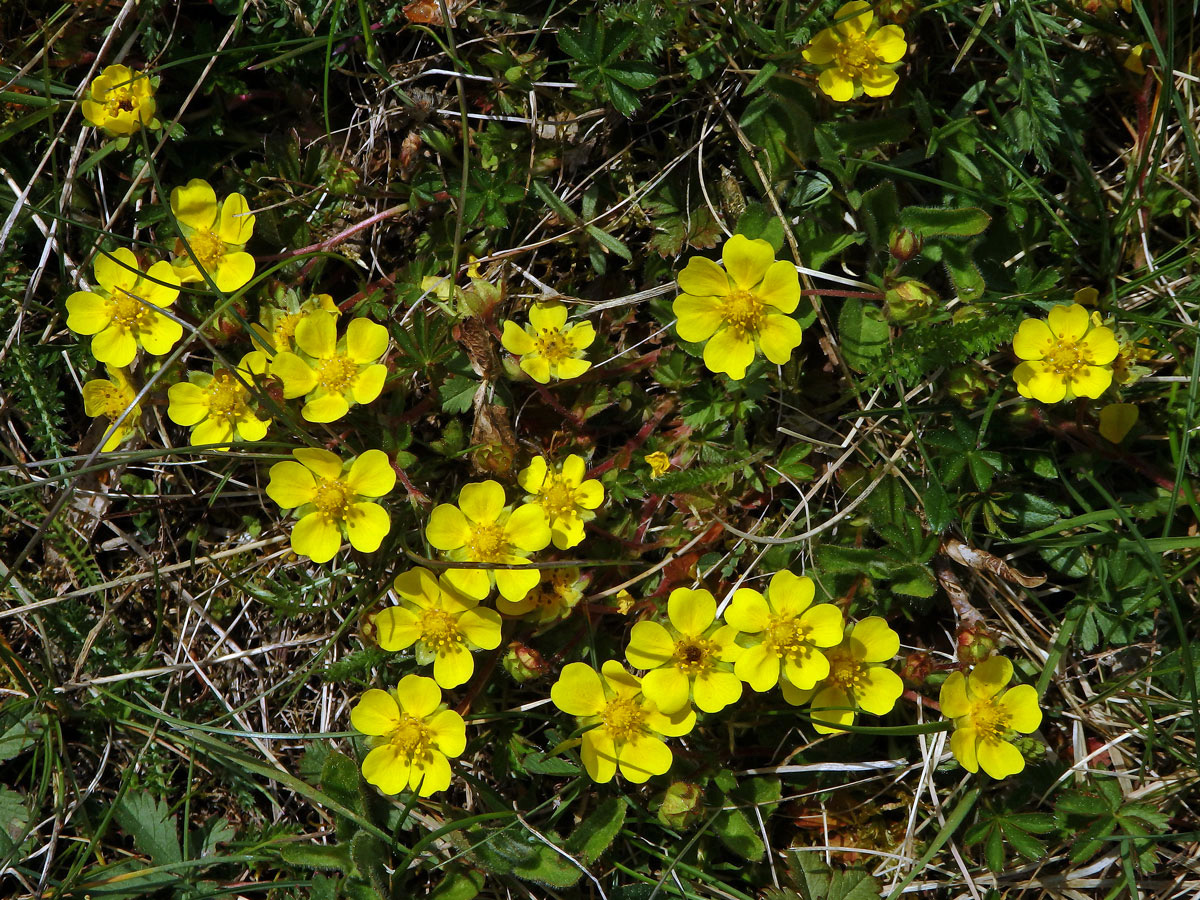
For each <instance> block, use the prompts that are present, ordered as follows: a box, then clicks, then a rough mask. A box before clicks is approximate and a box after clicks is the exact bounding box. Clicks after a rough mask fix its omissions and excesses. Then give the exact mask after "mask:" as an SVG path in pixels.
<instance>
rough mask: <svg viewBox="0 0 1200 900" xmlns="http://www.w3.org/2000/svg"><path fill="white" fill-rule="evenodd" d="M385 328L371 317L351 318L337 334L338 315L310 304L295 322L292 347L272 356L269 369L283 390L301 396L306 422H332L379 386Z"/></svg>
mask: <svg viewBox="0 0 1200 900" xmlns="http://www.w3.org/2000/svg"><path fill="white" fill-rule="evenodd" d="M388 340H389V338H388V330H387V329H386V328H384V327H383V326H382V325H379V324H378V323H376V322H372V321H371V320H370V319H354V320H353V321H352V322H351V323H350V325H349V327H348V328H347V329H346V334H345V336H344V337H342V339H341V340H338V336H337V317H336V316H335V315H334V314H333V313H331V312H327V311H325V310H323V309H318V310H315V311H313V312H311V313H309V314H308V315H306V316H305V317H304V318H302V319H301V320H300V322H299V323H298V324H297V325H296V333H295V341H296V347H297V348H298V349H299V350H300V351H301V353H303V354H304V355H303V356H301V355H300V353H294V352H292V351H291V350H284V351H283V352H281V353H277V354H276V355H275V358H274V359H273V360H272V361H271V374H272V375H274V376H276V377H277V378H279V379H280V380H281V381H282V382H283V396H284V397H286V398H287V399H289V400H291V399H292V398H294V397H304V398H305V402H304V407H303V408H302V409H301V410H300V415H302V416H303V417H304V418H305V419H307V420H308V421H309V422H336V421H337V420H338V419H340V418H341V417H342V416H344V415H345V414H346V413H348V412H349V411H350V407H351V406H352V405H354V404H356V403H370V402H371V401H372V400H374V399H375V398H376V397H378V396H379V393H380V391H382V390H383V380H384V378H386V377H387V366H385V365H383V364H382V363H381V362H379V360H380V359H381V358H382V357H383V354H385V353H386V352H387V348H388Z"/></svg>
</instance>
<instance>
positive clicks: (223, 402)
mask: <svg viewBox="0 0 1200 900" xmlns="http://www.w3.org/2000/svg"><path fill="white" fill-rule="evenodd" d="M261 365H262V359H261V357H260V355H257V354H255V353H247V354H246V355H245V356H243V357H242V361H241V362H240V363H239V364H238V366H237V371H236V372H231V371H229V370H228V369H226V368H224V367H223V366H214V367H213V373H212V374H211V375H209V374H208V373H207V372H189V373H188V376H187V377H188V380H187V381H181V382H179V383H178V384H173V385H171V387H170V388H169V389H168V390H167V397H168V399H169V401H170V403H169V405H168V406H167V415H168V416H169V417H170V419H171V421H172V422H174V423H175V424H176V425H184V426H186V427H190V428H191V429H192V434H191V442H192V443H193V444H228V443H229V442H230V441H261V440H262V439H263V438H264V437H266V436H267V425H269V424H270V421H271V420H270V418H269V417H268V418H266V419H260V418H259V417H258V416H257V415H255V413H254V407H253V404H252V402H251V397H250V391H249V389H248V388H247V385H248V384H252V383H253V382H254V377H255V376H256V375H262V374H263V370H262V368H261ZM216 449H218V450H225V449H228V448H226V447H217V448H216Z"/></svg>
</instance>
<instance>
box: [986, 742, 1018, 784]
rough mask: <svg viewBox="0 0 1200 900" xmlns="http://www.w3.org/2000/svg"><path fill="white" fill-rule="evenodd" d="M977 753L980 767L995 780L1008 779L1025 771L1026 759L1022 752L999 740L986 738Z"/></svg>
mask: <svg viewBox="0 0 1200 900" xmlns="http://www.w3.org/2000/svg"><path fill="white" fill-rule="evenodd" d="M976 752H977V753H978V755H979V767H980V768H981V769H983V771H985V772H987V773H988V774H989V775H991V776H992V777H993V778H996V779H1000V778H1007V777H1008V776H1009V775H1016V774H1017V773H1018V772H1022V771H1024V769H1025V758H1024V757H1023V756H1021V751H1020V750H1018V749H1017V748H1016V747H1014V746H1013V745H1012V744H1010V743H1009V742H1008V741H1002V740H1000V739H998V738H984V739H983V740H981V741H980V742H979V745H978V748H977V750H976Z"/></svg>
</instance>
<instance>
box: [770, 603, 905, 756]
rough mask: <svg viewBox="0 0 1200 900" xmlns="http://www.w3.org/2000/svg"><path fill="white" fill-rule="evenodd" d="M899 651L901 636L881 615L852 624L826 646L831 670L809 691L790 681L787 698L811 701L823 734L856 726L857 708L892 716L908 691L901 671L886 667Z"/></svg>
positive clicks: (785, 690)
mask: <svg viewBox="0 0 1200 900" xmlns="http://www.w3.org/2000/svg"><path fill="white" fill-rule="evenodd" d="M899 651H900V636H899V635H898V634H896V632H894V631H892V629H891V628H889V627H888V624H887V622H886V621H885V620H884V619H881V618H880V617H879V616H869V617H868V618H866V619H863V620H862V621H861V622H859V623H858V624H856V625H847V626H846V634H845V637H843V638H842V642H841V643H840V644H838V645H837V646H836V647H832V648H830V649H829V650H826V651H825V658H826V659H827V660H829V675H828V676H827V677H826V678H825V679H824V680H823V681H821V682H819V683H818V684H817V685H816V687H815V688H813V689H812V690H808V691H799V690H796V689H795V688H793V687H792V686H791V684H790V683H789V682H786V681H785V682H784V683H783V699H784V700H786V701H787V702H788V703H791V704H793V705H795V706H799V705H800V704H801V703H807V702H808V701H809V700H811V701H812V717H813V728H815V729H816V730H817V731H818V732H820V733H821V734H837V733H838V732H839V731H841V730H842V729H841V728H839V727H838V726H840V725H853V724H854V715H855V709H856V708H858V709H862V710H864V711H866V712H869V713H870V714H871V715H873V716H882V715H886V714H887V713H889V712H891V711H892V707H894V706H895V705H896V701H897V700H899V699H900V695H901V694H903V693H904V682H903V681H902V680H901V679H900V676H899V675H897V674H896V673H895V672H893V671H892V670H891V669H888V668H886V667H885V666H884V663H886V662H888V661H889V660H890V659H891V658H892V657H893V656H895V655H896V654H897V653H898V652H899ZM826 722H827V723H829V724H828V725H827V724H823V723H826Z"/></svg>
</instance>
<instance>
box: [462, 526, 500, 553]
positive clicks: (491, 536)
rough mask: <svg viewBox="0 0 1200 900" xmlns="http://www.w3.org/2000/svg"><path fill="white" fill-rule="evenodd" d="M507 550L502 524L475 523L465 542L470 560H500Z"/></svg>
mask: <svg viewBox="0 0 1200 900" xmlns="http://www.w3.org/2000/svg"><path fill="white" fill-rule="evenodd" d="M507 551H508V540H507V538H506V537H505V535H504V526H502V525H497V524H496V523H495V522H489V523H485V524H481V525H476V526H475V527H474V528H473V529H472V530H471V539H470V540H469V541H468V542H467V555H468V557H469V558H470V559H471V561H472V562H501V561H502V558H503V557H504V556H505V555H506V553H507Z"/></svg>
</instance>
